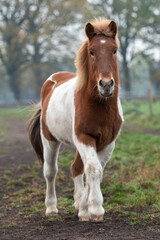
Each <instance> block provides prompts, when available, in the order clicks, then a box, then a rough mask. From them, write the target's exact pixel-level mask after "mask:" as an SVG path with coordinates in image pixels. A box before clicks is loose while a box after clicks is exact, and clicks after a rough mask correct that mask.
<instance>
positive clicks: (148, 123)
mask: <svg viewBox="0 0 160 240" xmlns="http://www.w3.org/2000/svg"><path fill="white" fill-rule="evenodd" d="M152 108H153V115H152V116H151V115H150V111H149V105H148V102H143V101H141V102H124V103H123V111H124V115H125V121H126V122H127V123H130V124H133V125H137V126H144V127H148V128H153V129H160V120H159V119H160V101H157V102H153V104H152Z"/></svg>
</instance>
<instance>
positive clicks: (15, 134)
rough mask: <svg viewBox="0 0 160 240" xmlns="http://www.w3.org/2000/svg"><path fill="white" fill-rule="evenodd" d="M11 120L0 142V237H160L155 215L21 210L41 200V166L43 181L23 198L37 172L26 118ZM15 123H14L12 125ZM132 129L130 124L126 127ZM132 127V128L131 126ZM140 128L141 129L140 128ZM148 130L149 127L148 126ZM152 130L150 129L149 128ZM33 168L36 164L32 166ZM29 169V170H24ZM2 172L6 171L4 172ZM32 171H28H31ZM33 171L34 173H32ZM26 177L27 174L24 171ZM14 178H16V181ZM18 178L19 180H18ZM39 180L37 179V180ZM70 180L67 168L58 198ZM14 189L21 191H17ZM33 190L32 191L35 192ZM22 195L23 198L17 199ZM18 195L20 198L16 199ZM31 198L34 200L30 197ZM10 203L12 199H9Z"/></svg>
mask: <svg viewBox="0 0 160 240" xmlns="http://www.w3.org/2000/svg"><path fill="white" fill-rule="evenodd" d="M6 121H8V122H9V121H10V122H9V123H10V124H9V127H8V131H7V132H8V135H7V137H6V138H5V140H4V141H1V142H0V149H1V150H2V151H1V153H0V174H1V176H2V175H3V178H2V179H1V188H0V198H1V201H0V239H1V240H11V239H12V240H19V239H21V240H23V239H25V240H26V239H34V240H44V239H45V240H51V239H54V240H70V239H72V240H73V239H76V240H88V239H89V240H97V239H98V240H125V239H127V240H130V239H136V240H143V239H144V240H146V239H149V240H151V239H156V240H157V239H160V222H159V221H158V220H157V221H156V220H155V219H154V221H153V220H152V219H150V220H147V221H144V222H143V223H141V224H136V223H134V224H133V226H130V225H129V224H128V220H127V219H126V218H122V217H117V216H114V215H112V214H111V213H108V214H106V216H105V221H104V222H102V223H92V222H86V223H84V222H79V221H78V218H77V216H76V215H75V214H74V213H70V214H68V213H66V212H65V208H64V209H60V213H59V216H58V217H57V219H55V218H46V217H45V216H44V210H45V209H44V206H42V208H41V209H42V211H40V212H37V213H36V211H38V209H39V208H40V206H38V207H37V209H34V214H31V213H30V211H29V210H28V212H26V213H25V214H24V211H23V214H22V213H21V211H22V210H23V209H32V207H33V204H34V202H36V201H38V200H41V202H44V190H43V188H44V186H45V185H44V180H43V176H42V168H39V170H38V179H41V181H42V190H41V191H40V190H39V191H38V194H37V195H36V192H35V193H34V192H33V193H32V192H31V193H30V194H32V195H33V196H34V198H32V201H30V200H28V199H26V200H25V194H26V192H25V191H24V190H25V189H27V191H31V190H30V188H29V187H30V185H31V184H32V185H33V186H34V187H35V188H34V189H35V191H36V189H37V188H39V187H41V185H40V184H39V185H37V182H36V181H37V175H36V170H35V171H34V168H35V158H36V157H35V154H34V153H33V150H32V148H31V146H30V144H29V141H28V137H27V133H26V128H25V120H17V119H16V120H15V119H12V120H10V119H7V118H6ZM13 126H14V127H13ZM129 128H130V129H131V127H129ZM131 130H134V129H133V128H132V129H131ZM142 131H143V129H142ZM147 131H148V130H147ZM152 134H153V132H152ZM35 169H36V168H35ZM27 171H28V172H27ZM60 171H61V169H60ZM26 172H27V174H28V175H27V183H26V182H24V183H25V184H26V185H23V180H24V179H23V178H24V176H23V175H24V174H26ZM4 173H5V174H4ZM30 173H31V174H30ZM33 174H35V175H33ZM8 176H9V177H10V178H13V180H14V181H13V182H11V186H10V185H8V187H11V188H7V186H6V185H5V184H6V181H7V177H8ZM25 177H26V175H25ZM16 180H17V182H16ZM18 180H20V181H18ZM38 181H40V180H38ZM68 184H72V182H71V177H70V173H69V171H68V172H66V177H64V178H61V181H60V186H57V189H58V190H57V195H58V198H60V197H61V196H62V194H64V192H63V186H67V185H68ZM16 192H18V193H20V195H16ZM66 192H67V194H68V201H69V199H70V198H72V195H73V191H72V192H71V190H68V191H66ZM34 194H35V195H34ZM22 197H23V199H24V200H23V201H21V200H20V199H21V198H22ZM12 198H16V201H15V202H16V204H15V206H14V205H13V206H12V205H11V204H10V199H12ZM17 198H19V199H18V200H17ZM33 199H34V200H33ZM12 203H13V201H12Z"/></svg>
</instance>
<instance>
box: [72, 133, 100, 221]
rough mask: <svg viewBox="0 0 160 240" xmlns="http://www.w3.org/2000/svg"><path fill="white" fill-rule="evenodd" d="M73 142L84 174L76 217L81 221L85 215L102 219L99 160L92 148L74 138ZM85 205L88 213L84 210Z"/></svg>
mask: <svg viewBox="0 0 160 240" xmlns="http://www.w3.org/2000/svg"><path fill="white" fill-rule="evenodd" d="M74 140H75V145H76V147H77V149H78V151H79V153H80V155H81V158H82V160H83V164H84V172H85V175H86V186H85V190H84V193H83V195H82V199H81V202H80V205H79V213H78V216H79V217H80V218H81V219H83V218H86V216H87V215H89V216H90V217H91V218H93V219H96V218H97V217H103V215H104V208H103V207H102V204H103V196H102V193H101V189H100V182H101V179H102V166H101V164H100V161H99V158H98V156H97V153H96V151H95V149H94V148H93V147H90V146H86V145H85V144H83V143H80V142H79V141H78V139H77V138H76V137H74ZM87 204H88V212H87V208H86V206H87Z"/></svg>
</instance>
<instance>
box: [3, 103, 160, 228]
mask: <svg viewBox="0 0 160 240" xmlns="http://www.w3.org/2000/svg"><path fill="white" fill-rule="evenodd" d="M159 106H160V103H159V102H155V103H154V104H153V113H154V114H153V116H152V117H151V116H150V115H149V111H148V110H147V109H148V108H147V107H148V106H147V103H143V102H142V103H136V104H131V103H127V104H124V106H123V108H124V113H125V119H126V122H127V123H129V124H134V125H139V126H146V127H149V128H153V129H160V121H159V119H160V107H159ZM28 114H29V111H28V110H26V109H24V110H22V109H9V108H8V109H0V129H1V130H0V138H1V141H0V142H5V139H6V136H8V135H9V134H10V133H9V132H8V129H9V127H10V124H11V123H12V120H13V121H21V120H22V119H26V117H27V116H28ZM8 118H9V119H10V121H6V119H8ZM1 154H3V149H0V156H1ZM73 157H74V153H73V152H71V151H69V150H67V149H65V150H64V151H62V152H61V153H60V156H59V173H58V176H57V182H56V189H57V195H58V208H59V209H60V215H58V216H57V217H54V218H53V217H48V221H53V219H56V220H59V221H64V220H65V217H66V216H70V217H71V218H72V217H73V218H74V207H73V183H72V179H71V174H70V171H69V169H70V164H71V162H72V160H73ZM3 167H4V166H3ZM17 176H18V177H17ZM159 181H160V136H159V135H152V134H144V133H143V134H142V133H141V132H140V131H137V132H136V131H130V130H127V129H126V128H125V126H124V128H123V130H122V132H121V134H120V136H119V138H118V140H117V144H116V148H115V151H114V153H113V156H112V158H111V160H110V162H109V163H108V165H107V167H106V169H105V172H104V178H103V182H102V184H101V187H102V192H103V196H104V208H105V210H106V216H105V218H106V219H107V218H109V217H110V216H112V215H113V216H116V217H117V218H126V219H127V222H128V224H129V225H137V224H143V223H144V222H145V221H147V220H154V221H159V220H160V187H159ZM0 182H1V183H2V185H3V186H5V189H6V191H5V193H3V194H2V198H3V199H5V202H6V206H5V207H6V210H8V211H11V210H12V209H16V214H17V215H16V214H15V221H12V222H9V223H8V226H10V225H13V226H15V225H16V224H18V222H17V221H16V219H18V216H23V217H24V218H26V219H29V218H32V217H33V216H34V215H35V214H37V213H38V214H41V215H44V210H45V206H44V193H45V182H44V179H43V177H42V168H41V166H40V164H39V163H38V161H35V162H33V164H32V165H30V164H27V161H26V164H21V165H18V166H16V167H14V168H12V169H9V168H7V169H6V170H5V171H3V174H2V175H1V177H0ZM31 203H32V204H31ZM2 207H3V206H2V205H0V210H1V209H2ZM0 214H1V215H0V216H1V217H3V214H2V213H0ZM5 224H7V223H5ZM1 227H2V226H1ZM42 230H43V229H42Z"/></svg>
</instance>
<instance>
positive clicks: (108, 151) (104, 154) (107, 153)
mask: <svg viewBox="0 0 160 240" xmlns="http://www.w3.org/2000/svg"><path fill="white" fill-rule="evenodd" d="M114 148H115V141H113V142H111V143H110V144H109V145H108V146H107V147H106V148H105V149H104V150H102V151H100V152H98V158H99V160H100V162H101V165H102V168H103V169H104V168H105V166H106V164H107V162H108V161H109V160H110V158H111V156H112V153H113V150H114Z"/></svg>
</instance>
